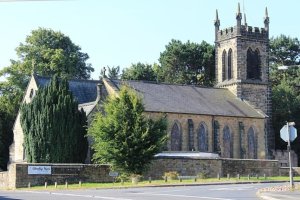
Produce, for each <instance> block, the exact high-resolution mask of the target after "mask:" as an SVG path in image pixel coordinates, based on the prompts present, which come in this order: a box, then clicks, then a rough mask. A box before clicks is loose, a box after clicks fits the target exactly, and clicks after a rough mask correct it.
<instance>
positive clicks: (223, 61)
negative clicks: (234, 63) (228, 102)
mask: <svg viewBox="0 0 300 200" xmlns="http://www.w3.org/2000/svg"><path fill="white" fill-rule="evenodd" d="M225 80H226V51H225V50H224V51H223V53H222V81H225Z"/></svg>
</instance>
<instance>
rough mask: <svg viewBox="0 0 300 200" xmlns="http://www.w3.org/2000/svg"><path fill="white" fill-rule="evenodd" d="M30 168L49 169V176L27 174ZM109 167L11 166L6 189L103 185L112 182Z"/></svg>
mask: <svg viewBox="0 0 300 200" xmlns="http://www.w3.org/2000/svg"><path fill="white" fill-rule="evenodd" d="M29 166H30V168H32V167H35V169H38V168H45V169H50V171H51V172H50V174H42V173H45V172H44V171H43V170H41V172H38V170H36V171H33V172H29ZM109 172H110V166H109V165H86V164H48V163H45V164H41V163H39V164H12V165H11V166H10V167H9V172H8V173H9V180H8V183H6V184H7V188H11V189H13V188H20V187H27V186H28V184H29V183H30V185H31V186H36V185H44V184H45V182H47V183H48V184H54V183H55V182H57V183H58V184H62V183H65V182H66V181H68V183H78V182H79V181H82V182H93V183H104V182H112V181H113V178H112V177H110V176H109ZM32 173H37V174H32Z"/></svg>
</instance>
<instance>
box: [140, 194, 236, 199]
mask: <svg viewBox="0 0 300 200" xmlns="http://www.w3.org/2000/svg"><path fill="white" fill-rule="evenodd" d="M135 194H140V195H145V194H146V195H153V196H169V197H183V198H192V199H213V200H235V199H225V198H218V197H199V196H190V195H176V194H159V193H143V192H142V193H135Z"/></svg>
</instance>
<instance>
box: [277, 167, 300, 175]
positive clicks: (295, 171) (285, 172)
mask: <svg viewBox="0 0 300 200" xmlns="http://www.w3.org/2000/svg"><path fill="white" fill-rule="evenodd" d="M292 171H293V175H294V176H300V167H293V168H292ZM289 173H290V168H289V167H280V169H279V175H280V176H289Z"/></svg>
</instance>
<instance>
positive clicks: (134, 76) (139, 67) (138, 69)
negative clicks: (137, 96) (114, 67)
mask: <svg viewBox="0 0 300 200" xmlns="http://www.w3.org/2000/svg"><path fill="white" fill-rule="evenodd" d="M121 78H122V79H124V80H144V81H155V80H156V74H155V71H154V69H153V67H152V65H149V64H143V63H140V62H138V63H137V64H132V65H131V66H130V67H129V68H126V69H124V70H123V73H122V76H121Z"/></svg>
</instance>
